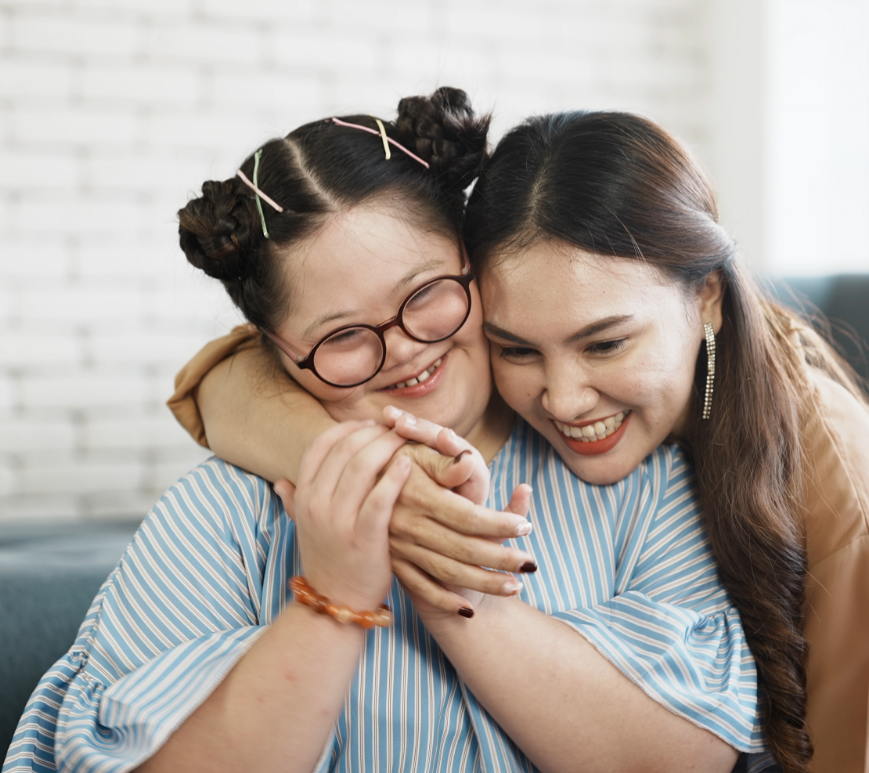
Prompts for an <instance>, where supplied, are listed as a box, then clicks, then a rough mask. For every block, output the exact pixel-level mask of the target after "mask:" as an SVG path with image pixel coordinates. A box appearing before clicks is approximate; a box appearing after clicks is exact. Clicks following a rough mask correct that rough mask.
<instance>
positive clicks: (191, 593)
mask: <svg viewBox="0 0 869 773" xmlns="http://www.w3.org/2000/svg"><path fill="white" fill-rule="evenodd" d="M275 512H276V510H275V503H274V502H273V501H272V497H271V491H270V489H269V488H268V487H267V486H266V485H265V484H264V483H263V482H262V481H259V480H258V479H256V478H253V477H252V476H249V475H246V474H245V473H243V472H241V471H240V470H238V469H236V468H233V467H231V466H229V465H226V464H224V463H223V462H219V461H217V460H211V461H208V462H205V463H204V464H202V465H200V467H198V468H197V469H195V470H193V471H192V472H191V473H189V474H188V475H186V476H185V477H184V478H182V479H181V480H180V481H179V482H178V483H176V484H175V485H174V486H172V488H170V489H169V490H168V491H167V492H166V493H165V494H164V495H163V497H162V498H161V499H160V501H159V502H158V503H157V504H156V505H155V506H154V508H153V509H152V511H151V512H150V513H149V514H148V517H147V518H146V519H145V521H144V522H143V524H142V526H141V528H140V529H139V531H138V532H137V534H136V536H135V537H134V539H133V541H132V543H131V544H130V546H129V547H128V549H127V551H126V552H125V554H124V556H123V557H122V559H121V561H120V563H119V564H118V566H117V567H116V569H115V570H114V571H113V573H112V574H111V575H110V577H109V579H108V580H107V581H106V583H105V584H104V585H103V587H102V589H101V590H100V593H99V594H98V596H97V598H96V599H95V600H94V603H93V605H92V606H91V609H90V611H89V612H88V615H87V617H86V619H85V621H84V623H83V624H82V626H81V628H80V630H79V634H78V637H77V639H76V642H75V644H74V645H73V647H72V648H71V649H70V651H69V652H68V653H67V655H66V656H64V658H62V659H61V660H60V661H58V663H56V664H55V666H54V667H53V668H52V669H51V670H50V671H49V672H48V673H47V674H46V675H45V676H44V677H43V679H42V680H41V681H40V683H39V685H38V686H37V689H36V691H35V692H34V694H33V696H32V697H31V699H30V701H29V702H28V705H27V707H26V709H25V713H24V716H23V717H22V719H21V722H20V723H19V726H18V730H17V731H16V734H15V737H14V739H13V743H12V746H11V747H10V750H9V756H8V757H7V760H6V765H5V766H4V768H3V771H4V773H12V771H48V770H54V769H55V768H56V769H58V770H64V771H76V772H79V771H100V773H103V772H106V773H108V772H109V771H112V772H115V771H116V772H120V771H128V770H132V769H134V768H135V767H137V766H138V765H140V764H141V763H142V762H144V761H145V760H146V759H148V758H149V757H151V756H152V755H153V754H154V753H155V752H156V751H157V750H158V749H159V748H160V747H161V746H162V744H163V743H165V741H166V739H167V738H168V737H169V735H171V733H172V732H173V731H174V730H175V729H176V728H177V727H178V726H179V725H180V724H182V723H183V722H184V721H185V720H186V719H187V717H188V716H189V715H190V714H191V713H192V712H193V711H194V710H195V709H196V708H197V707H198V706H199V705H200V704H201V703H202V702H203V701H204V700H205V699H206V698H207V697H208V696H209V695H210V694H211V692H213V690H214V689H215V688H216V687H217V685H218V684H220V682H221V681H222V680H223V678H224V677H225V675H226V674H227V673H228V672H229V671H230V669H232V667H233V666H234V665H235V663H237V662H238V660H239V659H240V658H241V657H242V656H243V655H244V654H245V652H247V650H248V649H249V648H250V646H251V645H252V644H253V642H254V641H255V640H256V638H257V636H258V635H259V633H260V632H261V631H262V630H264V629H263V628H262V627H261V625H260V616H261V610H260V603H261V599H262V582H263V573H264V569H265V557H266V555H267V554H268V541H269V539H270V529H269V528H268V526H269V523H268V522H269V520H270V519H271V518H273V517H274V515H275Z"/></svg>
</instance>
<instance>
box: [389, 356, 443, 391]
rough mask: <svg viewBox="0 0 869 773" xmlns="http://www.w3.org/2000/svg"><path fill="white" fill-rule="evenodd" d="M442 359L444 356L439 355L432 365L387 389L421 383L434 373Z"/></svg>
mask: <svg viewBox="0 0 869 773" xmlns="http://www.w3.org/2000/svg"><path fill="white" fill-rule="evenodd" d="M443 361H444V358H443V357H441V358H440V359H439V360H436V361H435V362H434V363H432V365H430V366H429V367H428V368H426V369H425V370H424V371H423V372H422V373H420V374H419V375H418V376H415V377H414V378H409V379H408V380H407V381H399V382H398V383H397V384H393V385H392V386H391V387H389V389H404V387H409V386H416V385H417V384H421V383H422V382H423V381H428V379H429V377H430V376H431V374H432V373H434V372H435V371H436V370H437V369H438V366H439V365H440V364H441V363H442V362H443Z"/></svg>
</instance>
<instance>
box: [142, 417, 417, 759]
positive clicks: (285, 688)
mask: <svg viewBox="0 0 869 773" xmlns="http://www.w3.org/2000/svg"><path fill="white" fill-rule="evenodd" d="M403 442H404V441H403V440H402V439H401V438H399V437H398V436H397V435H396V434H395V433H394V432H389V431H387V430H386V429H385V428H383V427H379V426H372V425H371V424H367V426H366V423H363V422H348V423H346V424H342V425H341V426H339V427H334V428H333V429H332V430H330V431H329V432H327V433H325V434H324V435H323V436H322V437H321V438H318V440H317V441H316V442H315V443H314V444H312V446H311V449H310V451H309V453H307V454H306V455H305V457H304V459H303V461H302V464H301V468H300V481H301V483H300V486H299V491H298V494H297V496H296V497H295V500H296V501H295V508H294V509H295V515H296V528H297V538H298V541H299V547H300V550H301V554H302V560H303V562H304V566H305V573H306V578H307V579H308V580H309V582H310V585H311V587H313V588H314V589H315V590H317V591H318V592H320V593H322V594H323V595H325V596H327V597H329V598H330V599H331V600H332V601H333V602H334V603H336V604H339V603H340V604H346V605H347V606H349V607H350V608H351V609H355V610H364V609H375V608H376V607H377V606H378V604H379V603H380V602H382V600H383V599H384V597H385V596H386V594H387V591H388V589H389V585H390V583H391V580H392V574H391V571H390V570H389V561H388V551H389V545H388V525H389V518H390V515H391V512H392V506H393V504H394V502H395V499H396V497H397V496H398V493H399V491H400V490H401V487H402V486H403V485H404V482H405V481H406V479H407V476H408V474H409V472H410V463H409V462H408V460H407V459H406V458H404V457H398V458H397V459H396V460H395V461H394V462H392V463H391V464H390V459H391V457H392V456H393V454H394V453H395V451H396V450H397V449H398V448H399V446H400V445H401V444H402V443H403ZM386 465H389V466H388V469H387V470H386V472H385V473H384V474H383V476H382V477H381V478H380V480H379V481H378V480H377V477H378V474H379V473H380V472H381V471H382V470H383V468H384V467H385V466H386ZM290 504H291V506H292V503H290ZM364 641H365V631H364V630H363V629H362V628H360V627H359V626H356V625H343V624H341V623H339V622H337V621H336V620H334V619H333V618H332V617H329V616H327V615H319V614H317V613H316V612H314V611H313V609H312V608H311V607H307V606H303V605H301V604H300V603H298V602H293V603H292V604H290V605H289V606H288V607H287V608H286V610H285V611H284V612H283V613H282V614H281V616H280V617H279V618H278V620H277V621H276V622H275V623H274V624H273V625H271V626H270V627H269V628H268V629H267V630H266V631H265V632H264V633H263V634H262V635H261V636H260V637H259V638H258V639H257V641H256V643H255V644H254V645H253V646H252V647H251V649H250V651H249V652H248V653H247V654H246V655H245V656H244V657H243V658H242V659H241V660H240V661H239V662H238V663H237V664H236V666H235V667H234V668H233V670H232V671H231V672H230V673H229V675H228V676H227V677H226V679H224V680H223V682H222V683H221V684H220V685H219V686H218V687H217V689H216V690H215V691H214V692H213V693H212V694H211V695H210V696H209V697H208V698H207V699H206V700H205V702H204V703H203V704H202V705H201V706H200V707H199V708H198V709H197V710H196V711H195V712H194V713H193V714H192V715H191V716H190V717H189V718H188V719H187V720H186V721H185V722H184V723H183V724H182V725H181V726H180V727H179V728H178V729H177V730H176V731H175V732H174V733H173V734H172V735H171V736H170V738H169V740H168V741H167V742H166V744H165V745H163V746H162V747H161V748H160V750H159V751H158V752H157V753H156V754H155V755H154V756H153V757H151V759H149V760H148V761H147V762H146V763H145V764H144V765H142V766H141V767H140V768H139V770H140V771H144V772H145V773H153V772H155V771H178V770H209V771H216V772H218V773H220V772H222V771H227V773H229V772H230V771H240V770H256V771H264V772H266V773H267V772H268V771H275V773H278V771H281V772H284V771H292V772H296V771H298V773H309V772H310V771H311V770H312V769H313V768H314V766H315V764H316V762H317V759H318V758H319V756H320V754H321V753H322V751H323V747H324V745H325V743H326V741H327V739H328V738H329V736H330V734H331V732H332V730H333V728H334V724H335V721H336V719H337V717H338V715H339V713H340V711H341V709H342V708H343V704H344V698H345V695H346V693H347V689H348V686H349V684H350V681H351V679H352V678H353V676H354V674H355V672H356V668H357V665H358V661H359V656H360V653H361V651H362V648H363V646H364Z"/></svg>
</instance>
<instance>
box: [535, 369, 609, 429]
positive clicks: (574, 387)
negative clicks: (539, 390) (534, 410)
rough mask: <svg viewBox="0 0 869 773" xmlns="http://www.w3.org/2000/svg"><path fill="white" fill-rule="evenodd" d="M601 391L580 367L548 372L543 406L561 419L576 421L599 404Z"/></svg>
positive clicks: (554, 416) (553, 415) (553, 416)
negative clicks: (591, 382) (592, 383)
mask: <svg viewBox="0 0 869 773" xmlns="http://www.w3.org/2000/svg"><path fill="white" fill-rule="evenodd" d="M599 399H600V393H599V392H598V391H597V390H596V389H594V387H593V386H592V385H591V384H589V383H588V379H587V378H585V377H584V375H583V373H582V372H581V371H580V369H578V368H569V369H559V370H558V371H557V372H548V373H547V374H546V384H545V385H544V389H543V395H542V398H541V401H542V404H543V408H544V409H545V410H546V411H547V413H549V414H550V415H551V416H552V418H554V419H558V420H559V421H564V422H569V421H576V419H577V418H579V417H581V416H582V415H583V414H586V413H588V412H589V411H590V410H592V408H594V406H595V405H596V404H597V401H598V400H599Z"/></svg>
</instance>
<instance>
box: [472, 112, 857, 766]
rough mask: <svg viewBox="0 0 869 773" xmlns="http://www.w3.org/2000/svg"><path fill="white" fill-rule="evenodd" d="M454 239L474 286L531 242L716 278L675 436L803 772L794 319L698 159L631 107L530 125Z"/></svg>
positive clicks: (798, 390) (781, 737) (818, 349)
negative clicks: (710, 347) (716, 292)
mask: <svg viewBox="0 0 869 773" xmlns="http://www.w3.org/2000/svg"><path fill="white" fill-rule="evenodd" d="M465 237H466V245H467V248H468V252H469V255H470V257H471V262H472V263H473V265H474V269H475V271H476V272H477V275H478V276H480V277H481V278H482V280H483V281H484V282H485V269H486V266H487V264H488V263H489V262H491V261H492V260H496V259H499V258H503V257H505V256H506V257H509V258H511V259H520V260H521V252H522V250H523V249H524V248H526V247H527V246H529V245H530V244H532V243H533V242H534V241H535V240H536V239H538V238H544V239H557V240H560V241H562V242H564V243H566V244H569V245H573V246H575V247H578V248H580V249H582V250H584V251H587V252H591V253H594V254H597V255H602V256H614V257H619V258H636V259H639V260H643V261H646V262H647V263H649V264H651V265H652V266H655V267H656V268H658V269H659V270H660V271H662V272H663V273H664V274H665V275H667V276H669V277H671V278H673V279H674V280H675V281H678V282H679V283H681V285H682V286H683V287H684V288H685V289H686V291H689V292H690V291H692V290H696V289H697V288H699V287H700V286H702V284H703V283H704V281H705V279H706V277H707V276H708V275H709V274H710V273H711V272H714V271H717V272H719V274H720V277H721V279H722V283H723V286H724V300H723V317H724V319H723V326H722V328H721V331H720V332H719V333H718V336H717V348H718V353H717V357H718V360H717V367H716V382H715V398H714V404H713V411H712V416H711V418H710V419H709V420H708V421H701V420H699V416H700V411H701V405H702V396H703V393H704V390H705V379H706V357H705V354H701V356H700V357H699V361H698V363H697V370H696V374H695V390H694V404H695V405H694V415H695V417H696V418H695V420H694V421H692V422H691V426H690V430H689V434H688V437H687V442H688V444H689V451H690V453H691V454H692V456H693V461H694V466H695V469H696V475H697V484H698V489H699V495H700V500H701V504H702V506H703V512H704V516H705V521H706V525H707V529H708V532H709V536H710V539H711V542H712V545H713V548H714V551H715V554H716V556H717V558H718V562H719V566H720V572H721V577H722V579H723V581H724V583H725V585H726V587H727V589H728V591H729V593H730V595H731V597H732V598H733V600H734V602H735V604H736V605H737V607H738V608H739V611H740V615H741V617H742V620H743V624H744V627H745V631H746V636H747V638H748V642H749V645H750V647H751V649H752V652H753V653H754V655H755V658H756V661H757V668H758V677H759V687H760V690H761V696H762V701H763V703H762V707H763V720H764V729H765V732H766V736H767V739H768V742H769V744H770V746H771V748H772V751H773V754H774V756H775V758H776V760H777V762H778V764H779V765H780V766H781V768H782V770H783V771H785V773H797V772H798V771H799V772H801V773H804V772H805V771H808V762H809V760H810V758H811V756H812V745H811V741H810V739H809V736H808V733H807V730H806V726H805V714H806V693H805V681H806V674H805V668H806V658H807V645H806V640H805V638H804V636H803V633H802V603H803V594H804V587H805V575H806V548H805V535H804V528H803V518H802V512H803V511H802V508H803V502H804V497H803V478H802V469H803V454H802V444H801V438H800V429H801V426H803V425H802V423H801V416H804V415H805V412H806V411H807V410H810V408H809V407H808V403H809V400H810V398H809V396H808V395H809V390H808V387H807V385H806V384H805V377H804V375H803V373H802V370H801V368H802V367H803V365H802V364H801V362H800V357H801V356H802V355H800V354H799V352H798V351H797V348H796V347H795V346H794V345H793V344H792V342H791V340H790V335H791V334H792V326H793V323H794V322H795V317H794V316H793V315H792V314H791V313H790V312H788V311H786V310H785V309H784V308H783V307H781V306H779V305H777V304H775V303H773V302H771V301H768V300H766V299H764V298H763V297H762V295H761V294H760V292H759V290H758V289H757V287H756V286H755V285H754V283H753V282H752V281H751V279H750V278H749V277H748V276H747V275H746V274H745V273H744V272H743V270H742V269H741V268H740V267H739V265H738V264H737V262H736V260H735V253H736V247H735V244H734V242H733V241H732V240H731V238H730V237H729V236H728V235H727V233H726V232H725V230H724V229H723V228H722V227H721V225H719V223H718V214H717V208H716V204H715V199H714V196H713V193H712V190H711V188H710V186H709V183H708V182H707V180H706V178H705V177H704V175H703V174H702V172H701V171H700V169H699V167H698V166H697V164H696V163H695V162H694V160H693V159H692V158H691V156H690V154H689V153H688V152H687V151H686V150H685V149H684V148H683V147H682V146H681V145H680V144H679V143H678V142H677V141H676V140H675V139H674V138H673V137H672V136H671V135H669V134H668V133H666V132H665V131H664V130H662V129H661V128H660V127H658V126H656V125H655V124H653V123H651V122H649V121H646V120H644V119H642V118H639V117H637V116H633V115H629V114H624V113H583V112H575V113H563V114H557V115H549V116H544V117H540V118H533V119H530V120H529V121H527V122H526V123H524V124H522V125H521V126H519V127H517V128H515V129H513V130H512V131H511V132H509V133H508V134H507V135H506V136H505V137H504V139H503V140H501V142H500V143H499V144H498V147H497V148H496V150H495V152H494V154H493V155H492V158H491V160H490V161H489V162H488V164H487V165H486V167H485V169H484V170H483V172H482V174H481V176H480V179H479V180H478V181H477V184H476V187H475V189H474V192H473V194H472V196H471V199H470V201H469V204H468V209H467V213H466V228H465ZM800 327H805V326H800ZM803 336H804V339H805V340H804V343H805V344H806V346H808V347H809V351H810V355H811V357H812V359H813V360H814V362H813V364H815V365H820V366H821V367H823V368H825V369H826V370H827V371H828V372H829V373H830V374H831V375H833V377H834V378H836V379H837V380H839V381H841V382H842V383H845V385H846V386H848V388H849V389H850V390H851V391H852V392H853V393H855V394H857V391H856V390H857V388H856V387H855V386H854V385H853V382H850V381H849V378H848V375H847V373H845V371H844V370H842V369H841V368H840V367H839V364H838V363H837V362H836V357H835V355H834V354H833V353H832V351H831V350H830V349H829V347H827V346H826V344H825V343H824V342H823V341H822V340H821V339H819V338H818V337H817V336H813V335H812V334H811V332H810V331H806V330H804V331H803Z"/></svg>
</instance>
